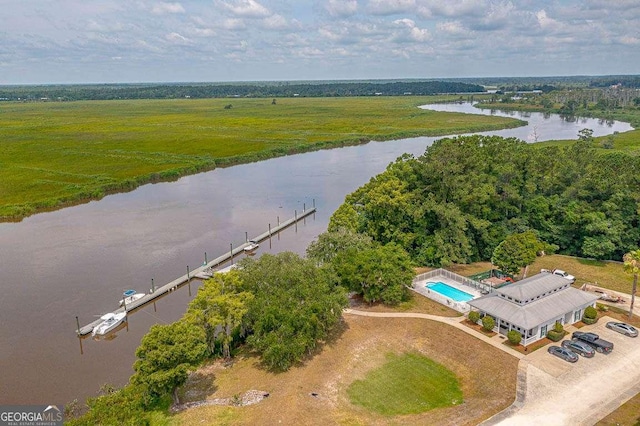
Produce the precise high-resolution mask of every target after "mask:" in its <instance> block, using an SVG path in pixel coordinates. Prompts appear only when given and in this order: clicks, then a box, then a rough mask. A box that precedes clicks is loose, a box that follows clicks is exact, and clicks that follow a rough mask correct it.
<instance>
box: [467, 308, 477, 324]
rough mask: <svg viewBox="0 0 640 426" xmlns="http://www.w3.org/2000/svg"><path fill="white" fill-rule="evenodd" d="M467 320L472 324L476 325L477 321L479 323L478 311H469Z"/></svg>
mask: <svg viewBox="0 0 640 426" xmlns="http://www.w3.org/2000/svg"><path fill="white" fill-rule="evenodd" d="M467 318H468V319H469V321H471V322H472V323H474V324H477V323H478V321H480V312H478V311H471V312H469V315H467Z"/></svg>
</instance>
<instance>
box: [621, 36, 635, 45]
mask: <svg viewBox="0 0 640 426" xmlns="http://www.w3.org/2000/svg"><path fill="white" fill-rule="evenodd" d="M618 41H619V42H620V43H622V44H625V45H627V46H637V45H639V44H640V38H638V37H633V36H628V35H627V36H622V37H620V38H618Z"/></svg>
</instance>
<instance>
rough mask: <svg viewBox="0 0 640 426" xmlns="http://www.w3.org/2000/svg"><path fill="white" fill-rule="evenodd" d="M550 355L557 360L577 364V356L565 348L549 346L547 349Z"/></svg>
mask: <svg viewBox="0 0 640 426" xmlns="http://www.w3.org/2000/svg"><path fill="white" fill-rule="evenodd" d="M547 350H548V351H549V353H550V354H551V355H555V356H557V357H559V358H562V359H564V360H565V361H569V362H578V355H576V354H575V353H574V352H572V351H571V350H569V349H567V348H563V347H560V346H551V347H549V349H547Z"/></svg>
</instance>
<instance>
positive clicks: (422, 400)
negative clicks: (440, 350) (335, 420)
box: [347, 353, 462, 416]
mask: <svg viewBox="0 0 640 426" xmlns="http://www.w3.org/2000/svg"><path fill="white" fill-rule="evenodd" d="M347 394H348V395H349V398H350V400H351V402H352V403H353V404H355V405H360V406H362V407H364V408H367V409H369V410H371V411H375V412H377V413H380V414H384V415H389V416H393V415H402V414H418V413H423V412H425V411H429V410H432V409H434V408H440V407H450V406H453V405H457V404H461V403H462V391H461V390H460V384H459V383H458V379H457V378H456V376H455V375H454V374H453V373H452V372H451V371H450V370H448V369H447V368H446V367H444V366H443V365H441V364H438V363H437V362H435V361H433V360H431V359H429V358H427V357H424V356H422V355H420V354H417V353H406V354H403V355H395V354H389V355H387V362H386V363H385V364H384V365H383V366H382V367H380V368H378V369H376V370H373V371H371V372H369V373H368V374H367V376H366V377H365V379H364V380H356V381H355V382H353V383H352V384H351V385H350V386H349V388H348V389H347Z"/></svg>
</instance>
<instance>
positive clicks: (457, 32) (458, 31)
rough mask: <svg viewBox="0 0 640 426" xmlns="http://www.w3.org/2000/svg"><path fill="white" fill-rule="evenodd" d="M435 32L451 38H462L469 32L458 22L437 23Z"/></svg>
mask: <svg viewBox="0 0 640 426" xmlns="http://www.w3.org/2000/svg"><path fill="white" fill-rule="evenodd" d="M436 30H438V32H441V33H444V34H447V35H451V36H462V35H467V34H469V31H468V30H467V29H466V28H464V26H463V25H462V23H461V22H460V21H445V22H438V23H437V24H436Z"/></svg>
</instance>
